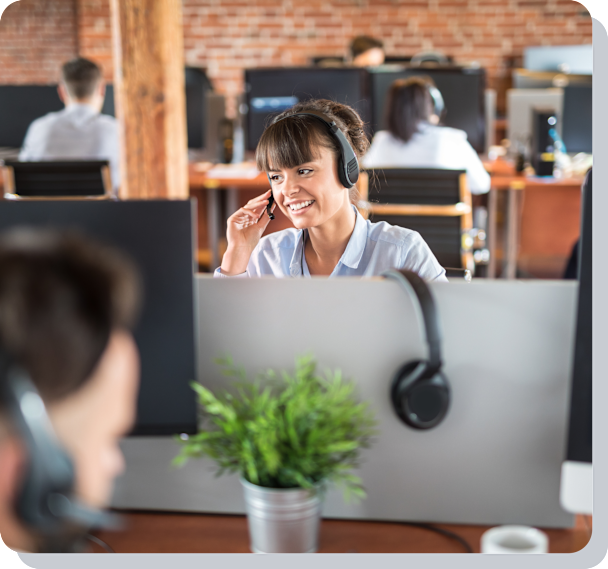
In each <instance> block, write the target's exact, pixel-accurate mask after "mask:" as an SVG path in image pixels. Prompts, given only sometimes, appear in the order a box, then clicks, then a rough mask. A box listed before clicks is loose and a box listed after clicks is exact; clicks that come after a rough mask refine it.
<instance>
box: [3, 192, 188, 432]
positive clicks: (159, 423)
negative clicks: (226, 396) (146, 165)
mask: <svg viewBox="0 0 608 569" xmlns="http://www.w3.org/2000/svg"><path fill="white" fill-rule="evenodd" d="M195 212H196V204H195V203H194V201H190V200H181V201H180V200H150V201H148V200H133V201H93V200H70V201H50V200H49V201H46V200H44V201H16V202H7V201H5V202H0V231H3V230H6V229H8V228H11V227H14V226H33V227H56V228H70V229H74V230H77V231H80V232H82V233H84V234H85V235H88V236H90V237H92V238H95V239H97V240H99V241H101V242H102V243H106V244H108V245H110V246H114V247H116V248H118V249H120V250H122V251H123V252H124V253H126V254H127V255H128V256H129V257H130V258H131V259H132V260H133V261H134V262H135V264H136V266H137V267H138V268H139V271H140V273H141V276H142V281H143V288H144V291H143V293H144V294H143V296H144V297H143V306H142V311H141V315H140V318H139V322H138V324H137V327H136V329H135V331H134V337H135V341H136V342H137V346H138V348H139V353H140V359H141V383H140V392H139V399H138V404H137V420H136V424H135V428H134V430H133V432H132V434H133V435H172V434H175V433H183V432H186V433H195V432H196V430H197V424H196V402H195V396H194V392H193V391H192V389H191V388H190V387H189V382H191V381H194V380H195V379H196V365H195V341H194V337H195V335H194V334H195V320H194V318H195V314H194V271H195V267H194V250H193V247H194V237H193V236H194V235H195V233H196V232H195V223H194V219H195V218H194V215H195ZM134 220H136V223H134Z"/></svg>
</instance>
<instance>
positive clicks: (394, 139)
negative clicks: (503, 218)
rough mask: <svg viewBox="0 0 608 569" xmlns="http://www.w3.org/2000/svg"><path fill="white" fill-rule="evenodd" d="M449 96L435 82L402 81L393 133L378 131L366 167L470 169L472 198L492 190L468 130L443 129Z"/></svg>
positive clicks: (393, 95)
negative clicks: (447, 97)
mask: <svg viewBox="0 0 608 569" xmlns="http://www.w3.org/2000/svg"><path fill="white" fill-rule="evenodd" d="M444 112H445V105H444V102H443V97H442V96H441V93H440V91H439V89H437V87H436V86H435V84H434V83H433V81H432V79H431V78H430V77H409V78H408V79H398V80H397V81H395V82H394V83H393V84H392V85H391V87H390V89H389V92H388V95H387V101H386V118H387V125H388V130H381V131H378V132H377V133H376V134H375V136H374V139H373V141H372V144H371V147H370V149H369V151H368V152H367V154H366V155H365V157H364V159H363V165H364V166H365V167H366V168H447V169H454V170H466V172H467V181H468V183H469V189H470V190H471V193H472V194H483V193H486V192H488V191H489V190H490V175H489V174H488V173H487V172H486V170H485V168H484V167H483V164H482V163H481V160H480V159H479V156H478V155H477V153H476V152H475V150H474V149H473V147H472V146H471V145H470V144H469V142H468V140H467V135H466V133H465V132H464V131H462V130H458V129H456V128H450V127H447V126H440V125H439V121H440V120H441V118H442V115H443V114H444Z"/></svg>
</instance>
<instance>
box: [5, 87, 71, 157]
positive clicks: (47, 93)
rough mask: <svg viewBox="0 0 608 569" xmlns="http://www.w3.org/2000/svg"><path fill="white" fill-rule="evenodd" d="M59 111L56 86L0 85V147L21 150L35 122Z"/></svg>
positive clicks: (59, 101)
mask: <svg viewBox="0 0 608 569" xmlns="http://www.w3.org/2000/svg"><path fill="white" fill-rule="evenodd" d="M61 109H63V103H62V102H61V99H60V98H59V95H58V94H57V86H56V85H0V146H7V147H10V148H20V147H21V145H22V144H23V139H24V138H25V133H26V132H27V129H28V127H29V126H30V124H31V123H32V122H33V121H34V120H36V119H37V118H39V117H41V116H43V115H46V114H47V113H53V112H56V111H60V110H61Z"/></svg>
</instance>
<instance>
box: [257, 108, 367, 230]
mask: <svg viewBox="0 0 608 569" xmlns="http://www.w3.org/2000/svg"><path fill="white" fill-rule="evenodd" d="M300 116H310V117H315V118H316V119H317V120H319V121H321V122H322V123H323V124H324V125H325V126H326V127H327V128H328V129H329V132H330V134H331V136H332V137H333V138H334V140H335V141H336V142H337V143H338V148H339V153H340V154H339V156H338V178H339V179H340V183H341V184H342V185H343V186H344V187H345V188H348V189H350V188H352V187H353V186H354V185H355V184H356V183H357V180H358V179H359V160H357V155H356V154H355V151H354V150H353V147H352V146H351V145H350V143H349V142H348V140H347V138H346V136H345V135H344V133H343V132H342V131H341V130H340V129H339V128H338V126H337V125H336V121H334V120H332V119H331V118H329V117H328V116H327V115H325V114H323V113H320V112H318V111H302V112H301V113H294V114H292V115H287V116H286V117H283V118H282V119H279V120H285V119H288V118H291V117H300ZM277 122H279V121H277ZM275 124H276V123H275ZM266 175H267V176H268V182H269V183H270V187H271V188H272V181H271V179H270V176H269V175H268V174H266ZM273 203H274V198H273V197H272V196H271V198H270V201H269V203H268V205H267V206H266V212H267V213H268V217H270V219H274V215H273V214H272V213H271V211H270V209H271V207H272V204H273Z"/></svg>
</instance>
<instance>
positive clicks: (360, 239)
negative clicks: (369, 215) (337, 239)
mask: <svg viewBox="0 0 608 569" xmlns="http://www.w3.org/2000/svg"><path fill="white" fill-rule="evenodd" d="M352 208H353V209H354V210H355V215H356V220H355V229H354V230H353V233H352V235H351V236H350V239H349V240H348V245H346V249H345V250H344V253H342V258H341V259H340V263H342V264H343V265H346V266H347V267H350V268H351V269H356V268H358V267H359V263H360V262H361V257H363V251H365V246H366V245H367V223H366V222H365V219H363V216H362V215H361V214H360V213H359V212H358V211H357V208H356V207H355V206H354V205H353V206H352Z"/></svg>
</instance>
